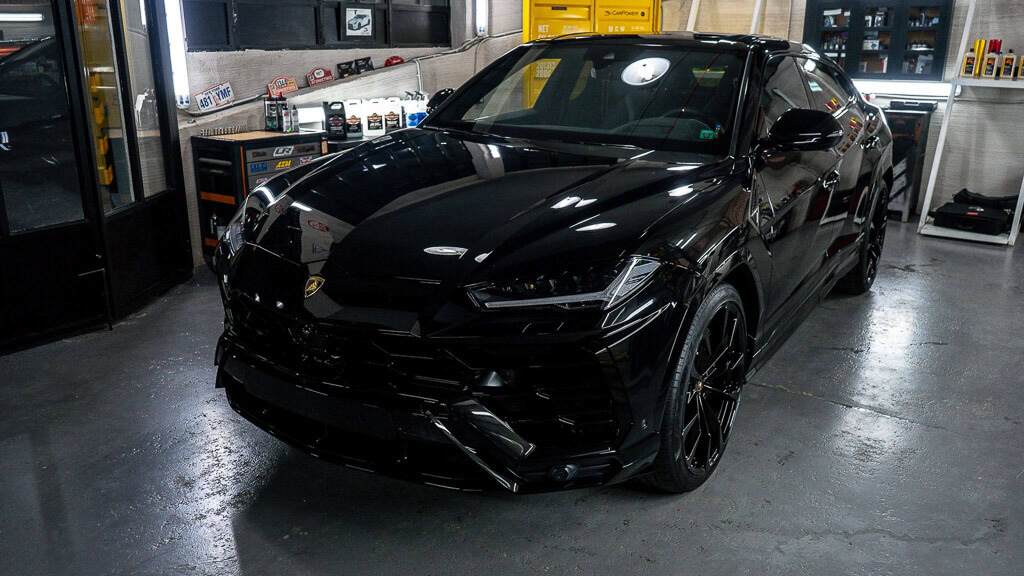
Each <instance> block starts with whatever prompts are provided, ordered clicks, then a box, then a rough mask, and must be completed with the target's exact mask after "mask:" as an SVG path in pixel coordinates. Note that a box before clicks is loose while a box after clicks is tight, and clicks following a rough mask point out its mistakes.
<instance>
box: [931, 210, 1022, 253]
mask: <svg viewBox="0 0 1024 576" xmlns="http://www.w3.org/2000/svg"><path fill="white" fill-rule="evenodd" d="M924 218H927V219H928V223H927V224H925V225H924V226H922V227H921V230H920V233H921V234H924V235H925V236H936V237H939V238H955V239H957V240H970V241H971V242H985V243H988V244H1000V245H1003V246H1007V245H1009V244H1010V234H1009V233H1008V232H1003V233H1002V234H979V233H977V232H967V231H965V230H957V229H955V228H942V227H939V226H936V225H934V224H932V223H931V218H928V217H927V216H925V217H924Z"/></svg>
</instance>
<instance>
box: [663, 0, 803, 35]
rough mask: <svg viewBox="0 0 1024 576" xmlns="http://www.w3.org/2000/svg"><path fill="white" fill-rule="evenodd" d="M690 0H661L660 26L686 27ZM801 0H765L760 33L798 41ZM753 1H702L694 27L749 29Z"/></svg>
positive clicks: (744, 30)
mask: <svg viewBox="0 0 1024 576" xmlns="http://www.w3.org/2000/svg"><path fill="white" fill-rule="evenodd" d="M691 5H692V0H664V1H663V2H662V10H661V14H662V29H663V30H665V31H672V30H686V22H687V19H688V18H689V15H690V6H691ZM805 6H806V2H805V1H804V0H766V2H765V4H764V11H763V13H762V15H761V27H760V29H759V30H758V32H759V33H761V34H767V35H769V36H778V37H780V38H790V39H793V40H800V38H801V37H802V36H803V28H804V8H805ZM753 18H754V2H753V0H702V2H701V5H700V10H698V12H697V23H696V25H695V29H696V30H698V31H702V32H732V33H737V34H746V33H748V32H750V21H751V20H752V19H753Z"/></svg>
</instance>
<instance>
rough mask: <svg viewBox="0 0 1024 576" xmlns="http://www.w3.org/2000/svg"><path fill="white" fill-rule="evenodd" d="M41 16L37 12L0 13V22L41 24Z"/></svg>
mask: <svg viewBox="0 0 1024 576" xmlns="http://www.w3.org/2000/svg"><path fill="white" fill-rule="evenodd" d="M42 21H43V15H42V14H40V13H38V12H31V13H26V12H20V13H19V12H0V22H42Z"/></svg>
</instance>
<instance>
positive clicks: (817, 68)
mask: <svg viewBox="0 0 1024 576" xmlns="http://www.w3.org/2000/svg"><path fill="white" fill-rule="evenodd" d="M802 63H803V68H804V73H805V74H806V75H807V86H808V87H809V88H810V90H811V96H812V97H813V98H814V107H815V108H817V109H818V110H822V111H825V112H829V113H835V112H837V111H839V110H841V109H843V108H844V107H846V105H847V103H848V102H849V101H850V100H851V99H852V98H853V94H851V93H850V92H849V91H847V89H846V87H845V84H846V83H845V82H844V81H843V79H842V77H841V76H840V75H839V73H838V72H836V71H835V70H833V69H832V68H831V67H829V66H826V65H824V64H820V63H818V62H815V61H814V60H808V59H802Z"/></svg>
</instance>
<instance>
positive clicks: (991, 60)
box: [981, 52, 999, 79]
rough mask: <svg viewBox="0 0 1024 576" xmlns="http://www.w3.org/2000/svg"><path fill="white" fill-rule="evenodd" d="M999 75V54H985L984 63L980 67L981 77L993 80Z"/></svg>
mask: <svg viewBox="0 0 1024 576" xmlns="http://www.w3.org/2000/svg"><path fill="white" fill-rule="evenodd" d="M998 75H999V54H998V53H996V52H991V53H989V54H985V63H984V64H982V67H981V77H982V78H989V79H994V78H996V77H997V76H998Z"/></svg>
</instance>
